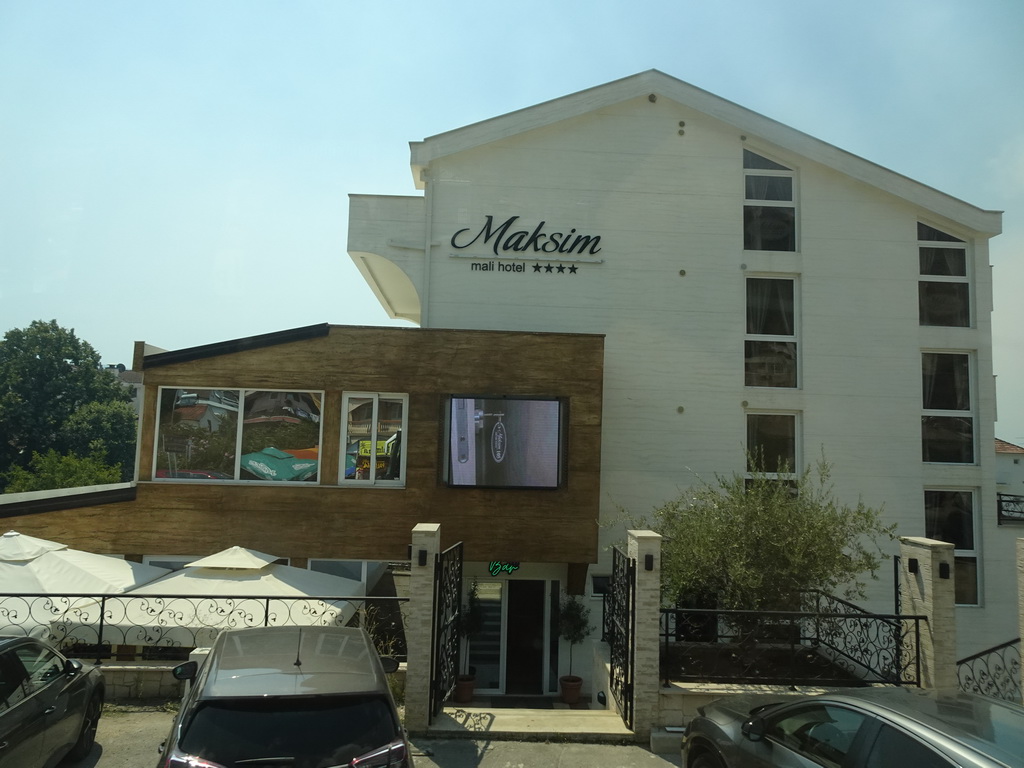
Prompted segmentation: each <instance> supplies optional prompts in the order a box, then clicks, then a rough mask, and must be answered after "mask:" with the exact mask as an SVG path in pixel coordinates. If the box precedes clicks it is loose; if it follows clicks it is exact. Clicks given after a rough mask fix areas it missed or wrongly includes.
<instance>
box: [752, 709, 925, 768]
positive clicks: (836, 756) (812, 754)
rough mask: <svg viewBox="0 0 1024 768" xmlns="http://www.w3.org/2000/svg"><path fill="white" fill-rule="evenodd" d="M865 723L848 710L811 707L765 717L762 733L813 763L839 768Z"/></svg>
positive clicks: (829, 767) (861, 715) (864, 718)
mask: <svg viewBox="0 0 1024 768" xmlns="http://www.w3.org/2000/svg"><path fill="white" fill-rule="evenodd" d="M865 720H867V717H866V716H865V715H863V714H861V713H860V712H855V711H853V710H851V709H845V708H843V707H834V706H830V705H827V704H813V705H809V706H806V707H800V708H799V709H795V710H794V709H789V710H787V711H786V712H784V713H782V714H781V715H779V716H777V717H775V718H768V719H767V720H766V722H765V725H766V731H765V733H766V735H767V737H768V738H769V739H771V740H772V741H776V742H778V743H780V744H783V745H785V746H786V747H789V748H790V749H792V750H793V751H795V752H799V753H800V754H802V755H804V756H806V757H808V758H810V759H811V760H813V761H814V762H816V763H820V764H821V765H824V766H828V768H840V766H841V765H842V763H843V760H844V758H845V757H846V753H847V752H849V751H850V747H851V746H852V744H853V740H854V737H855V736H856V735H857V731H859V730H860V728H861V726H862V725H863V724H864V721H865ZM901 768H906V767H905V766H903V767H901Z"/></svg>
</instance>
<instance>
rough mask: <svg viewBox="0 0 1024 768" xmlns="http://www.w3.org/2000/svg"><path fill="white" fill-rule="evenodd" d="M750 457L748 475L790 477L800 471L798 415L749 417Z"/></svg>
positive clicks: (766, 414) (782, 414) (748, 415)
mask: <svg viewBox="0 0 1024 768" xmlns="http://www.w3.org/2000/svg"><path fill="white" fill-rule="evenodd" d="M747 454H748V456H749V463H748V465H747V471H748V472H754V471H758V470H760V471H762V472H766V473H769V474H771V473H782V474H783V475H787V476H788V475H792V473H794V472H796V471H798V469H797V468H798V467H799V456H798V455H797V417H796V414H792V413H748V414H747Z"/></svg>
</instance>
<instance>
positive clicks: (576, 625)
mask: <svg viewBox="0 0 1024 768" xmlns="http://www.w3.org/2000/svg"><path fill="white" fill-rule="evenodd" d="M591 629H592V627H591V626H590V608H589V607H587V606H586V605H584V604H583V601H582V600H580V598H579V597H578V596H577V595H568V594H567V595H564V596H563V599H562V604H561V606H560V607H559V612H558V636H559V637H561V638H562V639H563V640H565V641H566V642H568V643H569V674H568V675H562V676H561V677H560V678H558V684H559V687H560V688H561V691H562V701H564V702H565V703H566V704H577V703H579V700H580V689H581V688H582V687H583V678H582V677H579V676H578V675H574V674H573V673H572V649H573V647H574V646H576V645H579V644H580V643H582V642H583V641H584V640H585V639H586V637H587V635H589V634H590V630H591Z"/></svg>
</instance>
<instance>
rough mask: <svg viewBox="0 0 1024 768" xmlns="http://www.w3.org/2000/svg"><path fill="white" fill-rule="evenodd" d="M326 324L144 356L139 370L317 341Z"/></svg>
mask: <svg viewBox="0 0 1024 768" xmlns="http://www.w3.org/2000/svg"><path fill="white" fill-rule="evenodd" d="M330 330H331V326H330V324H329V323H319V324H317V325H307V326H304V327H302V328H292V329H291V330H288V331H275V332H274V333H262V334H260V335H259V336H246V337H245V338H244V339H232V340H231V341H219V342H217V343H215V344H203V345H202V346H199V347H188V348H186V349H175V350H172V351H170V352H158V353H157V354H155V355H146V356H145V357H144V358H143V360H142V368H143V370H145V369H146V368H156V367H157V366H161V365H173V364H175V363H187V362H190V361H192V360H202V359H203V358H207V357H217V356H218V355H230V354H232V353H233V352H245V351H247V350H250V349H260V348H262V347H272V346H274V345H275V344H287V343H289V342H292V341H305V340H306V339H318V338H320V337H322V336H326V335H327V334H328V333H330Z"/></svg>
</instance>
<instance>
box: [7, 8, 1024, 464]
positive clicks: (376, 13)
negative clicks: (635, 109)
mask: <svg viewBox="0 0 1024 768" xmlns="http://www.w3.org/2000/svg"><path fill="white" fill-rule="evenodd" d="M1022 40H1024V0H858V2H841V1H840V0H831V1H829V0H772V2H765V1H764V0H751V1H748V0H717V2H706V1H699V2H698V1H696V0H630V2H624V1H615V2H610V1H602V0H588V1H587V2H578V1H577V0H560V1H559V2H551V0H546V1H545V2H535V1H534V0H520V2H516V3H487V2H481V0H472V1H471V2H461V1H459V2H446V1H445V0H434V2H423V0H419V1H418V2H407V1H406V0H388V1H387V2H384V1H383V0H377V1H376V2H374V1H371V2H366V1H364V2H354V1H353V2H349V1H348V0H331V1H327V0H288V2H284V0H278V1H277V2H266V1H264V0H215V1H214V2H211V1H210V0H203V1H202V2H199V1H197V0H195V1H194V0H173V2H170V1H164V0H147V1H146V2H137V0H132V1H127V0H126V1H124V2H116V1H114V0H89V2H82V0H66V1H63V2H48V1H47V0H33V1H32V2H27V1H25V0H22V1H21V2H19V1H18V0H6V1H2V0H0V333H3V332H6V331H7V330H10V329H12V328H24V327H26V326H28V325H29V323H31V322H32V321H33V320H51V319H56V320H57V321H58V323H59V324H60V325H62V326H64V327H67V328H73V329H74V330H75V332H76V334H77V335H78V336H79V337H80V338H82V339H85V340H86V341H88V342H89V343H90V344H92V345H93V347H95V348H96V349H97V350H98V351H99V353H100V355H101V357H102V359H103V362H104V363H109V364H113V363H125V364H126V365H130V363H131V358H132V350H133V346H134V342H135V341H136V340H143V341H146V342H148V343H150V344H153V345H155V346H158V347H162V348H165V349H180V348H184V347H190V346H196V345H200V344H208V343H213V342H216V341H224V340H228V339H234V338H240V337H244V336H248V335H251V334H256V333H268V332H272V331H279V330H285V329H288V328H295V327H299V326H303V325H311V324H315V323H324V322H329V323H335V324H351V325H406V324H407V323H403V322H401V321H392V320H390V319H389V318H388V317H387V315H386V314H385V313H384V311H383V309H381V308H380V306H379V304H378V303H377V301H376V299H375V298H374V296H373V294H372V293H371V291H370V289H369V288H368V287H367V286H366V284H365V282H364V281H363V280H362V278H361V277H360V276H359V274H358V272H357V270H356V268H355V266H354V265H353V263H352V261H351V259H350V258H349V256H348V254H347V252H346V247H345V246H346V239H347V231H346V229H347V222H348V195H350V194H395V195H415V194H420V193H419V192H418V191H417V190H416V189H415V187H414V185H413V179H412V175H411V172H410V169H409V146H408V142H410V141H418V140H421V139H423V138H426V137H428V136H432V135H435V134H438V133H442V132H444V131H448V130H452V129H455V128H459V127H461V126H464V125H468V124H470V123H474V122H477V121H479V120H484V119H487V118H490V117H495V116H497V115H501V114H505V113H507V112H511V111H514V110H517V109H521V108H524V107H529V106H531V105H533V104H537V103H539V102H542V101H547V100H549V99H554V98H558V97H560V96H564V95H567V94H570V93H574V92H576V91H580V90H583V89H586V88H590V87H593V86H596V85H600V84H602V83H605V82H608V81H611V80H616V79H619V78H622V77H626V76H629V75H632V74H636V73H637V72H641V71H644V70H648V69H659V70H661V71H663V72H665V73H666V74H669V75H672V76H673V77H677V78H679V79H681V80H684V81H686V82H688V83H691V84H692V85H695V86H697V87H699V88H703V89H704V90H707V91H710V92H712V93H714V94H716V95H718V96H721V97H722V98H725V99H728V100H729V101H733V102H735V103H737V104H740V105H742V106H744V107H747V108H749V109H752V110H754V111H755V112H759V113H761V114H763V115H766V116H768V117H771V118H773V119H775V120H778V121H780V122H782V123H785V124H786V125H789V126H791V127H793V128H796V129H798V130H800V131H803V132H805V133H808V134H810V135H812V136H815V137H816V138H818V139H821V140H823V141H826V142H828V143H830V144H834V145H836V146H838V147H840V148H842V149H845V150H847V151H849V152H852V153H854V154H856V155H859V156H861V157H864V158H867V159H868V160H871V161H872V162H875V163H877V164H879V165H882V166H885V167H886V168H889V169H891V170H893V171H896V172H898V173H901V174H903V175H905V176H909V177H910V178H913V179H915V180H917V181H919V182H922V183H924V184H927V185H929V186H932V187H935V188H937V189H940V190H942V191H943V192H946V193H948V194H950V195H952V196H954V197H957V198H960V199H962V200H965V201H967V202H969V203H972V204H973V205H976V206H978V207H980V208H985V209H992V210H1002V211H1005V213H1004V216H1003V234H1002V235H1000V236H999V237H997V238H995V239H994V240H992V242H991V262H992V265H993V269H994V284H995V288H994V303H995V311H994V313H993V317H992V320H993V355H994V368H995V372H996V374H997V396H998V414H999V421H998V423H997V425H996V435H997V436H998V437H1001V438H1003V439H1005V440H1009V441H1011V442H1015V443H1017V444H1021V445H1024V354H1022V348H1024V341H1022V336H1024V45H1022V43H1021V41H1022Z"/></svg>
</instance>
